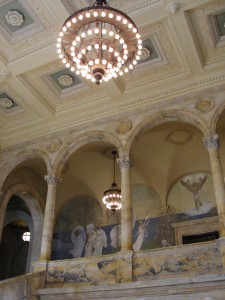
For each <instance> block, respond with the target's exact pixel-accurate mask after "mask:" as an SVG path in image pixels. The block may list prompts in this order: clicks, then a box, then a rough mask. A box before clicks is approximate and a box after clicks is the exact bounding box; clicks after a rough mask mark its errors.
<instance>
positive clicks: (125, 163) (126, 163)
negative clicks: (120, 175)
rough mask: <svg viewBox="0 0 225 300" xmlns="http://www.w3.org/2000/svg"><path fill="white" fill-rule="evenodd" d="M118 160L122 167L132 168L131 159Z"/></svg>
mask: <svg viewBox="0 0 225 300" xmlns="http://www.w3.org/2000/svg"><path fill="white" fill-rule="evenodd" d="M117 162H118V164H119V166H120V168H121V169H130V168H131V167H132V166H133V163H132V161H131V160H130V159H126V158H119V159H117Z"/></svg>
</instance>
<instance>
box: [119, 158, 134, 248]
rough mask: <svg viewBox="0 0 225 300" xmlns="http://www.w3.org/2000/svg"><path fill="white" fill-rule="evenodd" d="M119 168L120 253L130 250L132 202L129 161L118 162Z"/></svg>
mask: <svg viewBox="0 0 225 300" xmlns="http://www.w3.org/2000/svg"><path fill="white" fill-rule="evenodd" d="M119 164H120V167H121V192H122V208H121V251H128V250H132V245H133V241H132V201H131V182H130V168H131V162H130V161H129V160H120V161H119Z"/></svg>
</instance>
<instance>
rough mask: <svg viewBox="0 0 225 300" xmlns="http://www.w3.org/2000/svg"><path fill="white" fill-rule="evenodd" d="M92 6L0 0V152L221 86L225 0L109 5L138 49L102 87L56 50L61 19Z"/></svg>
mask: <svg viewBox="0 0 225 300" xmlns="http://www.w3.org/2000/svg"><path fill="white" fill-rule="evenodd" d="M93 2H94V1H93V0H92V1H91V0H6V1H3V0H2V1H0V145H1V147H6V146H10V145H15V144H17V143H20V142H24V141H27V140H29V139H31V138H35V137H41V136H45V135H46V134H52V133H55V132H57V131H59V130H64V129H70V128H74V126H77V125H79V124H83V123H88V122H93V121H95V120H97V119H101V118H104V117H107V116H108V115H112V116H113V115H116V114H117V113H118V112H127V111H129V110H133V109H137V108H138V107H140V106H142V107H143V106H144V105H146V104H150V103H152V104H155V103H162V104H163V103H165V101H169V99H171V98H172V97H179V96H181V95H184V94H185V93H186V92H187V91H189V90H190V88H191V89H192V91H193V92H194V91H198V92H199V95H201V97H202V98H204V97H207V89H208V88H210V87H215V88H218V89H219V88H221V86H224V83H225V0H211V1H210V0H178V1H170V0H129V1H125V0H122V1H121V0H110V1H108V2H109V4H110V5H111V6H112V7H114V8H117V9H120V10H122V11H124V12H125V13H126V14H128V15H129V16H130V17H131V18H132V19H133V20H134V21H135V23H136V25H137V26H138V27H139V31H140V33H141V38H142V40H143V45H144V51H143V56H142V60H141V61H140V63H139V64H138V65H137V66H136V67H135V69H134V70H132V71H131V72H129V73H128V74H126V75H125V76H123V77H120V78H116V79H112V80H110V81H109V82H107V83H102V84H101V85H100V86H97V85H96V84H94V83H92V82H89V81H87V80H86V79H84V78H82V77H78V76H77V75H75V74H74V73H72V72H71V71H70V70H68V69H66V68H65V66H64V65H63V64H62V63H61V61H60V59H59V58H58V55H57V52H56V39H57V36H58V32H59V31H60V29H61V26H62V24H63V23H64V21H65V19H66V18H67V17H68V16H69V15H70V14H72V13H73V12H74V11H76V10H78V9H80V8H83V7H86V6H90V5H92V4H93ZM63 78H64V81H63V80H62V79H63ZM65 79H69V80H68V81H67V80H65ZM181 105H182V103H181Z"/></svg>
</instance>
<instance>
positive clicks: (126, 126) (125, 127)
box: [117, 120, 132, 134]
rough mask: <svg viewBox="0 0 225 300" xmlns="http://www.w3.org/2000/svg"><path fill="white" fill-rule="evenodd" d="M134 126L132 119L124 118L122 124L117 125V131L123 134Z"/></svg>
mask: <svg viewBox="0 0 225 300" xmlns="http://www.w3.org/2000/svg"><path fill="white" fill-rule="evenodd" d="M131 128H132V123H131V121H130V120H123V121H121V122H120V124H119V125H118V126H117V132H118V133H121V134H126V133H127V132H129V131H130V130H131Z"/></svg>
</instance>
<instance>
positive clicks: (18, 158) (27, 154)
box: [0, 149, 52, 188]
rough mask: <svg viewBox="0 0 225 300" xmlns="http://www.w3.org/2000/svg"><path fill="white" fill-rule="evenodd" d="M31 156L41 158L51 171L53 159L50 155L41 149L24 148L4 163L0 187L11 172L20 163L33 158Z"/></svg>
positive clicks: (48, 170)
mask: <svg viewBox="0 0 225 300" xmlns="http://www.w3.org/2000/svg"><path fill="white" fill-rule="evenodd" d="M31 158H40V159H42V160H43V161H44V162H45V165H46V168H47V173H48V174H50V173H51V165H52V164H51V160H50V158H49V157H48V155H47V154H46V153H44V152H43V151H41V150H39V149H29V150H22V151H19V152H17V153H16V154H15V155H14V156H13V157H11V158H8V161H7V162H6V163H4V164H3V165H2V171H1V179H0V183H1V184H0V188H2V185H3V183H4V181H5V179H6V178H7V176H8V175H9V174H10V172H11V171H12V170H13V169H14V168H15V167H16V166H18V165H19V164H20V163H22V162H24V161H26V160H28V159H31Z"/></svg>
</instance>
